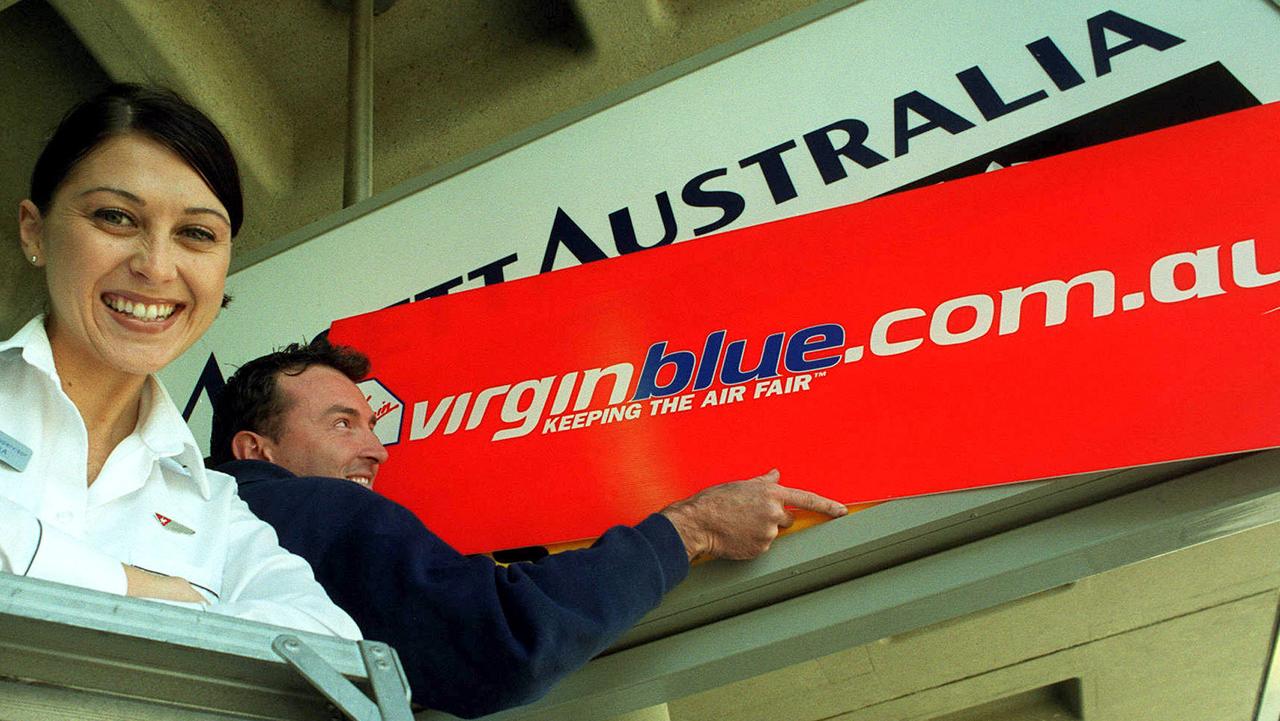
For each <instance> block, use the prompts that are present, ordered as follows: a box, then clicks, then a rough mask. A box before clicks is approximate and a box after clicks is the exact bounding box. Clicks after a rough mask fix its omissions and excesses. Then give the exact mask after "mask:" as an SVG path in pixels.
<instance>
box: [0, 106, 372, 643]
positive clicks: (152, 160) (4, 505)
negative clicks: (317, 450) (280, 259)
mask: <svg viewBox="0 0 1280 721" xmlns="http://www.w3.org/2000/svg"><path fill="white" fill-rule="evenodd" d="M242 216H243V211H242V205H241V195H240V180H239V173H238V171H237V169H236V164H235V160H234V159H233V156H232V154H231V149H230V147H229V146H228V144H227V142H226V140H225V139H224V138H223V136H222V134H221V133H220V132H219V131H218V129H217V128H216V127H215V126H214V125H213V123H212V122H210V121H209V119H208V118H207V117H205V116H204V115H203V114H202V113H200V111H198V110H196V109H195V108H193V107H192V106H190V105H188V104H187V103H186V102H185V101H183V100H182V99H180V98H179V97H177V96H176V95H174V94H172V93H170V92H168V91H163V90H157V89H152V88H145V87H141V86H136V85H124V84H120V85H113V86H111V87H110V88H108V89H107V90H105V91H103V92H102V93H101V94H99V95H98V96H96V97H94V98H92V99H90V100H88V101H86V102H85V103H84V104H82V105H80V106H78V107H76V108H75V109H73V110H72V112H71V113H70V114H68V115H67V117H66V118H65V119H64V120H63V121H62V124H61V125H60V126H59V127H58V130H57V131H56V132H55V133H54V135H53V137H52V139H51V140H50V141H49V144H48V145H47V147H46V148H45V150H44V152H43V153H42V154H41V156H40V159H39V160H38V161H37V163H36V167H35V170H34V172H33V173H32V181H31V196H30V198H29V199H27V200H24V201H22V203H21V204H20V206H19V209H18V221H19V231H20V237H21V242H22V249H23V251H24V254H25V255H26V257H27V259H28V260H29V261H30V262H31V263H32V264H33V265H35V266H38V267H41V268H44V270H45V279H46V285H47V286H48V291H49V307H48V313H47V315H44V316H39V317H37V318H34V319H32V320H31V322H29V323H28V324H27V325H26V326H25V327H23V328H22V329H21V330H20V331H18V333H17V334H15V335H14V336H13V337H12V338H10V339H8V340H6V341H3V342H0V571H5V572H9V573H17V574H24V575H29V576H33V577H37V578H44V579H46V580H51V581H58V582H62V583H70V584H74V585H79V586H85V587H89V588H95V589H98V590H101V591H107V592H113V593H121V594H127V595H130V596H137V597H143V598H152V599H157V600H163V601H168V602H187V603H191V604H197V605H198V606H199V607H202V608H207V609H209V610H211V611H215V612H219V613H224V614H228V615H236V616H241V617H245V618H252V619H256V620H261V621H267V622H271V623H277V624H280V625H285V626H291V627H294V628H302V629H307V630H313V631H319V632H322V633H323V632H327V633H334V634H337V635H342V636H347V637H352V638H358V637H359V630H358V629H357V628H356V627H355V624H354V623H353V622H352V621H351V619H350V617H348V616H347V615H346V614H345V613H343V612H342V611H341V610H339V609H338V608H337V607H336V606H334V605H333V604H332V603H331V602H330V601H329V599H328V597H327V596H326V595H325V594H324V591H323V590H322V589H321V588H320V586H319V585H317V584H316V582H315V580H314V578H313V576H312V574H311V570H310V568H309V567H308V566H307V564H306V562H305V561H302V560H301V559H299V558H297V557H296V556H292V555H290V554H288V553H287V552H285V551H284V550H282V549H281V548H280V547H279V545H278V543H277V542H276V537H275V533H274V532H273V531H272V530H271V529H270V527H269V526H267V525H265V524H263V523H262V522H261V521H259V520H258V519H257V518H255V517H254V516H253V515H252V514H251V513H250V512H249V511H248V509H247V508H246V507H245V505H244V504H243V503H242V502H241V501H240V499H239V498H238V497H237V495H236V492H235V482H234V481H233V480H232V479H231V478H230V477H229V476H226V475H223V474H220V473H216V472H213V471H206V470H205V468H204V466H203V462H202V459H201V457H200V453H199V450H198V448H197V446H196V443H195V440H194V439H193V438H192V436H191V432H190V431H189V430H188V429H187V428H186V426H185V424H184V423H183V421H182V419H181V417H180V416H179V414H178V412H177V409H176V408H175V407H174V405H173V402H172V400H170V398H169V395H168V393H167V392H166V391H165V389H164V387H163V386H162V385H161V384H160V382H159V381H158V380H157V379H156V378H155V376H154V374H155V373H156V372H157V371H159V370H160V369H162V368H163V367H164V366H165V365H167V364H168V363H169V362H170V361H172V360H173V359H174V358H177V357H178V356H179V355H181V354H182V353H183V352H184V351H185V350H186V349H187V348H189V347H190V346H191V344H192V343H194V342H195V341H196V340H197V339H198V338H199V337H200V336H201V335H202V334H203V333H204V332H205V331H206V330H207V329H208V328H209V325H210V324H211V323H212V322H213V320H214V318H215V317H216V316H217V314H218V310H219V308H220V307H221V306H222V304H223V300H224V296H223V286H224V284H225V282H226V275H227V266H228V263H229V262H230V257H231V239H232V237H233V236H234V235H235V234H236V232H237V231H238V230H239V229H240V224H241V220H242Z"/></svg>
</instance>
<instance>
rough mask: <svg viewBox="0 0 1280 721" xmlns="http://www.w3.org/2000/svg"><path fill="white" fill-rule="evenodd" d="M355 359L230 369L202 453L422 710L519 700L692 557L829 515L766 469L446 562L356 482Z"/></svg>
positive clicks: (317, 353) (836, 512)
mask: <svg viewBox="0 0 1280 721" xmlns="http://www.w3.org/2000/svg"><path fill="white" fill-rule="evenodd" d="M368 370H369V362H368V360H367V359H366V358H365V357H364V356H363V355H361V354H360V353H358V352H356V351H354V350H352V349H350V348H343V347H337V346H331V345H329V344H327V343H324V342H320V343H313V344H311V345H309V346H300V345H297V344H294V345H291V346H289V347H287V348H285V349H284V350H282V351H278V352H276V353H272V354H270V355H266V356H263V357H261V358H258V359H256V360H253V361H250V362H249V363H246V364H245V365H244V366H242V367H241V368H240V369H239V370H238V371H237V372H236V373H235V374H234V375H233V376H232V377H231V378H230V379H229V380H228V381H227V385H226V387H225V389H224V390H223V392H222V393H221V394H220V395H219V397H218V399H217V402H216V403H215V407H214V419H213V433H212V438H211V442H210V448H211V461H212V462H213V463H214V464H217V469H218V470H220V471H223V472H225V473H229V474H231V475H234V476H235V477H236V480H237V481H238V482H239V487H240V497H241V498H243V499H244V500H245V502H246V503H248V504H249V508H250V509H252V510H253V512H254V513H255V514H257V515H258V516H259V517H260V518H262V519H263V520H265V521H266V522H267V523H269V524H271V525H272V526H274V527H275V529H276V532H277V533H278V534H279V536H280V544H281V545H282V546H284V547H285V548H287V549H288V550H290V551H292V552H293V553H295V554H298V555H300V556H302V557H303V558H305V559H307V561H309V562H310V563H311V566H312V568H313V569H314V570H315V574H316V580H318V581H319V582H320V584H321V585H322V586H324V588H325V589H326V590H327V591H328V592H329V595H330V597H331V598H332V599H333V601H334V602H335V603H337V604H338V605H339V606H341V607H342V608H343V609H344V610H346V611H347V613H349V614H351V616H352V617H353V618H354V619H355V620H356V623H358V624H359V625H360V629H361V630H362V631H363V632H364V634H365V636H366V637H367V638H371V639H376V640H379V641H384V642H387V643H389V644H391V645H392V646H394V647H395V648H396V650H397V651H398V652H399V654H400V658H401V661H402V662H403V664H404V668H405V673H406V675H407V676H408V678H409V684H410V686H411V688H412V689H413V697H414V701H415V702H417V703H419V704H422V705H424V706H426V707H428V708H433V709H438V710H442V711H447V712H449V713H452V714H455V715H458V716H464V717H475V716H481V715H484V714H488V713H493V712H495V711H499V710H501V709H504V708H508V707H510V706H515V705H518V704H521V703H527V702H529V701H532V700H534V699H537V698H539V697H540V696H542V695H543V694H544V693H546V692H547V690H548V689H549V688H550V687H551V686H552V685H553V684H554V683H555V682H556V681H558V680H559V679H561V678H563V677H564V676H565V675H567V674H568V673H570V672H572V671H574V670H576V669H577V668H579V667H581V666H582V665H583V664H585V663H586V662H587V661H589V660H590V659H591V658H592V657H593V656H595V655H596V654H598V653H600V652H601V651H603V650H604V649H605V648H606V647H607V646H608V645H609V644H610V643H612V642H613V641H614V640H615V639H617V638H618V636H620V635H621V634H622V633H623V632H625V631H626V630H627V629H628V628H630V627H631V626H632V625H633V624H635V622H636V621H638V620H639V619H640V617H641V616H643V615H644V614H645V613H647V612H648V611H649V610H651V609H652V608H654V607H655V606H657V605H658V602H659V601H660V600H661V599H662V596H663V595H664V594H665V593H666V592H667V591H669V590H671V588H672V587H674V586H675V585H676V584H677V583H679V582H680V581H681V580H683V579H684V577H685V576H686V575H687V574H688V572H689V562H690V561H691V560H692V559H694V558H697V557H706V558H734V559H747V558H752V557H754V556H756V555H759V554H760V553H762V552H764V551H765V550H767V549H768V547H769V545H770V543H772V541H773V539H774V538H775V537H776V536H777V534H778V531H779V529H780V528H785V527H787V526H788V525H790V524H791V520H792V519H791V515H790V514H789V513H788V512H787V511H786V509H785V508H784V506H793V507H797V508H804V509H808V510H814V511H820V512H822V513H826V514H828V515H832V516H840V515H844V513H845V508H844V507H843V506H841V505H840V504H838V503H836V502H835V501H831V500H828V499H825V498H822V497H820V496H818V495H816V494H813V493H809V492H808V491H802V490H798V489H794V488H787V487H785V486H781V485H779V484H778V474H777V471H770V472H769V473H767V474H765V475H763V476H760V477H757V478H753V479H750V480H746V481H738V482H734V483H724V484H721V485H718V486H712V487H710V488H708V489H706V490H704V491H702V492H701V493H698V494H696V495H694V496H691V497H690V498H687V499H685V500H683V501H679V502H677V503H675V504H672V505H671V506H668V507H667V508H665V509H663V510H662V511H660V512H658V513H654V514H653V515H651V516H649V517H648V518H646V519H645V520H644V521H641V522H640V523H639V524H637V525H635V526H630V527H629V526H617V527H614V528H611V529H609V530H608V531H606V532H605V533H604V535H602V536H601V537H600V539H599V540H598V541H597V542H596V543H595V544H594V545H592V546H591V547H590V548H587V549H583V550H579V551H568V552H565V553H559V554H555V555H552V556H548V557H546V558H543V559H541V560H539V561H537V562H532V563H515V564H511V565H510V566H506V567H504V566H500V565H498V564H495V563H494V562H493V561H492V560H490V559H489V558H487V557H484V556H464V555H461V554H459V553H458V552H457V551H455V550H454V549H453V548H451V547H450V546H449V545H448V544H446V543H445V542H444V541H442V540H441V539H440V538H438V537H437V536H436V535H435V534H433V533H432V532H431V531H430V530H429V529H427V528H426V527H425V526H424V525H423V524H422V522H421V521H419V520H418V518H417V517H416V516H414V515H413V514H412V513H410V512H409V511H408V510H407V509H405V508H404V507H403V506H400V505H399V504H397V503H395V502H393V501H390V500H388V499H386V498H383V497H382V496H379V495H377V494H375V493H373V492H371V488H372V487H373V483H374V479H375V477H376V476H377V473H378V466H379V465H380V464H381V463H382V462H383V461H385V460H386V458H387V453H386V450H385V449H384V448H383V447H382V444H381V443H380V442H379V441H378V439H377V437H376V436H375V435H374V434H373V430H372V429H373V425H374V422H375V420H374V418H373V413H372V411H371V409H370V408H369V405H368V403H367V402H366V401H365V398H364V394H363V393H362V392H361V391H360V389H359V388H358V387H357V386H356V384H355V382H356V381H358V380H360V379H362V378H364V377H365V376H366V375H367V374H368ZM423 471H424V473H427V474H429V472H430V469H423ZM468 510H474V509H468Z"/></svg>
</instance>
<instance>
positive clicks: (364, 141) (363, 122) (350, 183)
mask: <svg viewBox="0 0 1280 721" xmlns="http://www.w3.org/2000/svg"><path fill="white" fill-rule="evenodd" d="M350 30H351V31H350V35H349V37H348V39H347V164H346V168H345V169H344V173H343V182H342V205H343V207H347V206H351V205H355V204H356V203H358V202H360V201H362V200H364V199H365V198H368V197H370V196H371V195H373V0H353V1H352V3H351V26H350Z"/></svg>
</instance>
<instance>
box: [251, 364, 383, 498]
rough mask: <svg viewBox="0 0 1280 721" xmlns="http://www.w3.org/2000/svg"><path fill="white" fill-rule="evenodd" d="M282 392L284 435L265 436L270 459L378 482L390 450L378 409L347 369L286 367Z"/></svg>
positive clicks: (308, 472) (303, 472)
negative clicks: (289, 371)
mask: <svg viewBox="0 0 1280 721" xmlns="http://www.w3.org/2000/svg"><path fill="white" fill-rule="evenodd" d="M276 392H277V393H279V394H280V397H281V399H282V400H283V401H284V402H285V406H286V407H285V410H284V412H283V413H282V414H281V417H280V420H281V431H280V434H279V438H277V439H274V440H273V439H270V438H266V439H265V440H264V446H263V451H264V455H265V456H266V460H268V461H270V462H272V463H275V464H276V465H278V466H283V467H285V468H287V469H289V470H290V471H292V472H293V473H295V474H297V475H299V476H328V477H331V478H345V479H347V480H349V481H355V482H356V483H359V484H360V485H362V486H365V487H369V488H372V487H373V479H374V476H376V475H377V474H378V466H380V465H381V464H382V463H384V462H385V461H386V460H387V450H386V449H385V448H383V447H382V443H381V442H380V441H379V440H378V437H377V436H375V435H374V434H373V424H374V422H375V420H374V417H373V411H372V410H371V409H370V408H369V403H368V401H367V400H366V399H365V397H364V394H363V393H361V392H360V389H359V388H357V387H356V384H355V383H352V382H351V380H350V379H349V378H347V377H346V376H345V375H343V374H342V373H340V372H338V371H336V370H334V369H333V368H330V367H329V366H323V365H313V366H309V367H307V369H306V370H304V371H303V372H301V373H299V374H298V375H293V376H291V375H286V374H283V373H281V374H280V375H278V376H277V377H276Z"/></svg>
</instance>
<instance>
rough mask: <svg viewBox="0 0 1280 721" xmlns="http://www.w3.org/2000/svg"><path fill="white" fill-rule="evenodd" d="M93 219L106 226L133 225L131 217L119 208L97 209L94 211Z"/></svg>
mask: <svg viewBox="0 0 1280 721" xmlns="http://www.w3.org/2000/svg"><path fill="white" fill-rule="evenodd" d="M93 217H95V218H97V219H99V220H101V221H103V222H105V223H107V224H108V225H120V226H132V225H133V224H134V222H133V216H131V215H129V214H128V213H126V212H124V211H123V210H120V209H119V208H99V209H98V210H96V211H94V214H93Z"/></svg>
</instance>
